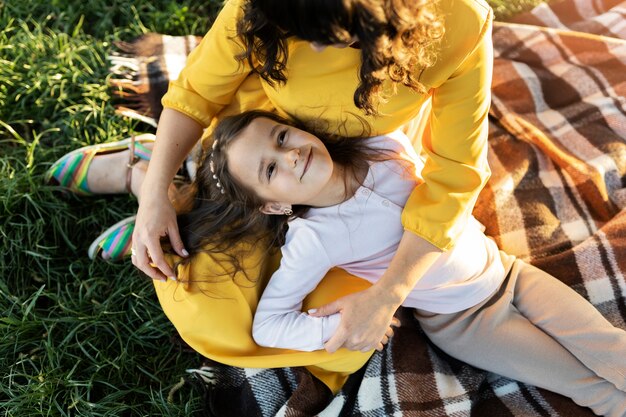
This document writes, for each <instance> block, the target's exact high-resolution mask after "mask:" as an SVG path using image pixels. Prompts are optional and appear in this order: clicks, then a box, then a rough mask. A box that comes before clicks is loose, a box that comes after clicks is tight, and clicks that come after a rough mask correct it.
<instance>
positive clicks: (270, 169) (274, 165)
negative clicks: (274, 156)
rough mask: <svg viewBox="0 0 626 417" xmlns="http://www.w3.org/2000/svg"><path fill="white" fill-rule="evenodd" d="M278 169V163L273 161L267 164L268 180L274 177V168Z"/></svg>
mask: <svg viewBox="0 0 626 417" xmlns="http://www.w3.org/2000/svg"><path fill="white" fill-rule="evenodd" d="M275 169H276V164H275V163H274V162H272V163H271V164H269V165H268V166H267V180H268V181H269V180H270V179H272V174H274V170H275Z"/></svg>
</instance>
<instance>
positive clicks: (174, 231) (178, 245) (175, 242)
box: [167, 222, 189, 258]
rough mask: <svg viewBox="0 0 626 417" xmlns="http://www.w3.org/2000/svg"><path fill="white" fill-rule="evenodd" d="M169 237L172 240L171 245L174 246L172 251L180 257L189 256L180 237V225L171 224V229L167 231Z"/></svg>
mask: <svg viewBox="0 0 626 417" xmlns="http://www.w3.org/2000/svg"><path fill="white" fill-rule="evenodd" d="M167 235H168V236H169V238H170V243H171V244H172V249H174V251H175V252H176V253H177V254H178V255H179V256H182V257H184V258H186V257H187V256H189V252H187V249H185V245H183V240H182V239H181V237H180V232H179V231H178V223H176V222H174V223H172V224H170V227H169V228H168V229H167Z"/></svg>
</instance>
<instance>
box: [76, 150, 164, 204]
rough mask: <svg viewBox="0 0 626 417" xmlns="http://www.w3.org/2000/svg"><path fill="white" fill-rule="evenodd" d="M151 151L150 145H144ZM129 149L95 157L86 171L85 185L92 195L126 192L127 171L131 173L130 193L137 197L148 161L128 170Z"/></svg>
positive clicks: (143, 161)
mask: <svg viewBox="0 0 626 417" xmlns="http://www.w3.org/2000/svg"><path fill="white" fill-rule="evenodd" d="M144 146H145V147H146V148H148V149H152V146H153V145H152V143H148V144H145V145H144ZM129 160H130V149H127V150H125V151H120V152H115V153H110V154H104V155H96V156H95V157H94V158H93V160H92V161H91V164H90V165H89V170H88V171H87V185H88V187H89V189H90V190H91V191H92V192H93V193H94V194H120V193H125V192H127V190H126V176H127V172H128V170H129V169H132V173H131V183H130V189H131V192H132V193H133V194H134V195H135V196H137V195H138V194H139V189H140V187H141V184H142V183H143V179H144V177H145V175H146V170H147V169H148V161H145V160H140V161H138V162H137V163H136V164H134V165H133V166H132V168H128V161H129Z"/></svg>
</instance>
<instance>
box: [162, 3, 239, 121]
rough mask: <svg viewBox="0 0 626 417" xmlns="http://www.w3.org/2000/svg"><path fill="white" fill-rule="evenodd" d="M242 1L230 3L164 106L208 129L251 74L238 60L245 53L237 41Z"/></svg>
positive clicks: (172, 87)
mask: <svg viewBox="0 0 626 417" xmlns="http://www.w3.org/2000/svg"><path fill="white" fill-rule="evenodd" d="M241 4H242V1H241V0H229V1H227V2H226V3H225V5H224V8H223V9H222V10H221V11H220V13H219V15H218V16H217V18H216V20H215V22H214V23H213V25H212V26H211V29H210V30H209V31H208V33H207V34H206V35H205V36H204V38H203V39H202V42H200V44H199V45H198V46H197V47H196V48H195V49H194V50H193V51H192V52H191V53H190V54H189V57H188V58H187V63H186V65H185V68H183V70H182V71H181V73H180V75H179V77H178V79H177V80H175V81H171V82H170V84H169V88H168V91H167V93H166V94H165V95H164V96H163V98H162V100H161V102H162V104H163V107H164V108H172V109H175V110H178V111H180V112H182V113H184V114H186V115H188V116H190V117H191V118H193V119H194V120H196V121H197V122H199V123H200V124H201V125H202V126H204V127H207V126H209V125H210V124H211V121H212V119H213V117H214V116H215V115H216V114H217V113H219V111H220V110H221V109H223V108H224V107H225V106H227V105H228V104H230V103H231V101H232V99H233V96H234V94H235V93H236V91H237V89H238V88H239V86H240V85H241V84H242V83H243V81H244V80H245V78H246V77H247V76H248V74H249V73H250V68H249V66H248V65H247V63H240V62H239V61H237V60H236V59H235V56H237V55H238V54H240V53H241V52H242V51H243V47H242V46H241V44H239V43H238V42H237V41H236V33H237V32H236V25H237V21H238V20H239V18H240V16H241V14H242V9H241Z"/></svg>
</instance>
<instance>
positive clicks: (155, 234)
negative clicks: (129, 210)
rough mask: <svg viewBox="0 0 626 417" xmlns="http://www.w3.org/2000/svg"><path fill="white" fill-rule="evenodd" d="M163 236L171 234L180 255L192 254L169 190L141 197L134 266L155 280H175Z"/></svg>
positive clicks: (135, 236)
mask: <svg viewBox="0 0 626 417" xmlns="http://www.w3.org/2000/svg"><path fill="white" fill-rule="evenodd" d="M163 236H168V237H169V240H170V243H171V244H172V248H173V249H174V251H176V253H177V254H178V255H180V256H183V257H186V256H188V255H189V254H188V253H187V251H186V250H185V247H184V246H183V241H182V239H181V238H180V233H179V232H178V223H177V222H176V212H175V210H174V206H173V205H172V203H171V202H170V199H169V197H168V196H167V193H165V194H164V195H162V194H159V193H155V194H150V195H148V196H145V197H144V196H142V198H141V199H140V204H139V210H138V211H137V218H136V220H135V230H134V232H133V240H132V242H133V256H132V261H133V265H135V266H136V267H137V268H139V269H140V270H141V271H142V272H143V273H144V274H146V275H148V276H149V277H150V278H152V279H155V280H159V281H165V280H167V277H170V279H172V280H175V279H176V274H175V273H174V270H173V269H172V268H171V267H170V265H169V264H168V263H167V262H166V261H165V257H164V256H163V249H162V248H161V237H163Z"/></svg>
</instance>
